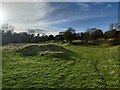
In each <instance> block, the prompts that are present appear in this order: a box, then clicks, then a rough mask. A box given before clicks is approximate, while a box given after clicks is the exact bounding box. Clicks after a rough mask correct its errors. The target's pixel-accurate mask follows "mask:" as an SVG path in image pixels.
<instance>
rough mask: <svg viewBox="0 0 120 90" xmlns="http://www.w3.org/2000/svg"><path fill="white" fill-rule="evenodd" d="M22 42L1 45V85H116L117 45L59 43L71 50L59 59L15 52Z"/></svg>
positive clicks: (19, 86)
mask: <svg viewBox="0 0 120 90" xmlns="http://www.w3.org/2000/svg"><path fill="white" fill-rule="evenodd" d="M24 46H25V45H21V46H4V47H3V88H30V87H36V88H40V87H41V88H45V87H46V88H53V87H56V88H58V87H64V88H66V87H67V88H85V87H89V88H91V87H108V88H110V87H113V88H115V87H118V72H117V71H118V46H115V47H92V46H89V47H85V46H72V45H62V46H63V47H65V48H66V49H68V50H71V51H73V52H74V54H72V53H69V55H68V56H69V57H70V58H65V59H62V60H61V59H57V58H52V57H51V58H48V57H45V56H36V57H35V56H34V57H30V56H29V57H25V56H20V55H19V54H17V53H15V50H16V49H17V48H22V47H24ZM63 58H64V57H63Z"/></svg>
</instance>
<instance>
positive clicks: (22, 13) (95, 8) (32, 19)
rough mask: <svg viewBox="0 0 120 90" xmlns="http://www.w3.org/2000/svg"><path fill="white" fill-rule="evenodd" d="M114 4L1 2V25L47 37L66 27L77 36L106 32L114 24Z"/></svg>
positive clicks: (115, 14) (116, 14) (115, 13)
mask: <svg viewBox="0 0 120 90" xmlns="http://www.w3.org/2000/svg"><path fill="white" fill-rule="evenodd" d="M117 8H118V6H117V2H93V3H92V2H91V3H90V2H74V3H73V2H51V3H50V2H45V3H42V2H18V3H17V2H16V3H15V2H4V3H2V9H3V11H4V18H5V19H4V23H9V24H11V25H14V26H15V27H16V32H21V31H22V32H23V31H26V30H27V29H43V30H45V33H47V34H57V33H58V32H60V31H64V30H66V29H67V28H68V27H72V28H75V29H76V31H77V32H81V31H85V30H86V29H88V28H92V27H98V28H100V29H102V30H104V31H105V30H108V28H109V24H111V23H117V20H118V9H117Z"/></svg>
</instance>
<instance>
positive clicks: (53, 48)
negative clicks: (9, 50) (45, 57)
mask: <svg viewBox="0 0 120 90" xmlns="http://www.w3.org/2000/svg"><path fill="white" fill-rule="evenodd" d="M46 51H47V52H54V53H56V55H57V56H58V54H57V53H58V52H62V53H65V52H68V50H66V49H65V48H64V47H62V46H58V45H55V44H47V45H30V46H26V47H24V48H22V49H19V50H17V51H16V52H17V53H20V54H22V55H24V56H36V55H38V54H40V53H42V52H46ZM56 55H53V56H55V57H56Z"/></svg>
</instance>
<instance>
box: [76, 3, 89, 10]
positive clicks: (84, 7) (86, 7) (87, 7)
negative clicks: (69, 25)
mask: <svg viewBox="0 0 120 90" xmlns="http://www.w3.org/2000/svg"><path fill="white" fill-rule="evenodd" d="M77 4H78V5H79V6H80V8H81V10H84V11H88V10H89V9H90V6H89V5H88V4H86V3H77Z"/></svg>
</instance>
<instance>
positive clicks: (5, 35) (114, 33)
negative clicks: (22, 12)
mask: <svg viewBox="0 0 120 90" xmlns="http://www.w3.org/2000/svg"><path fill="white" fill-rule="evenodd" d="M14 29H15V28H14V26H12V25H9V24H4V25H2V27H1V30H0V33H1V34H2V45H5V44H10V43H41V42H47V41H51V40H52V41H56V42H58V41H60V42H63V43H65V42H67V43H71V44H78V42H75V40H80V41H81V42H79V44H83V45H84V44H89V43H90V42H91V44H96V43H101V42H102V43H104V42H106V41H109V43H110V44H111V45H119V44H120V31H119V30H116V29H112V30H108V31H106V32H103V31H102V30H101V29H98V28H90V29H88V30H86V31H85V32H80V33H76V32H75V29H73V28H68V29H67V30H65V31H64V32H59V34H58V35H55V36H54V35H42V36H40V34H37V35H34V30H33V31H31V33H27V32H21V33H16V32H14ZM32 32H33V33H32Z"/></svg>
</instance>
